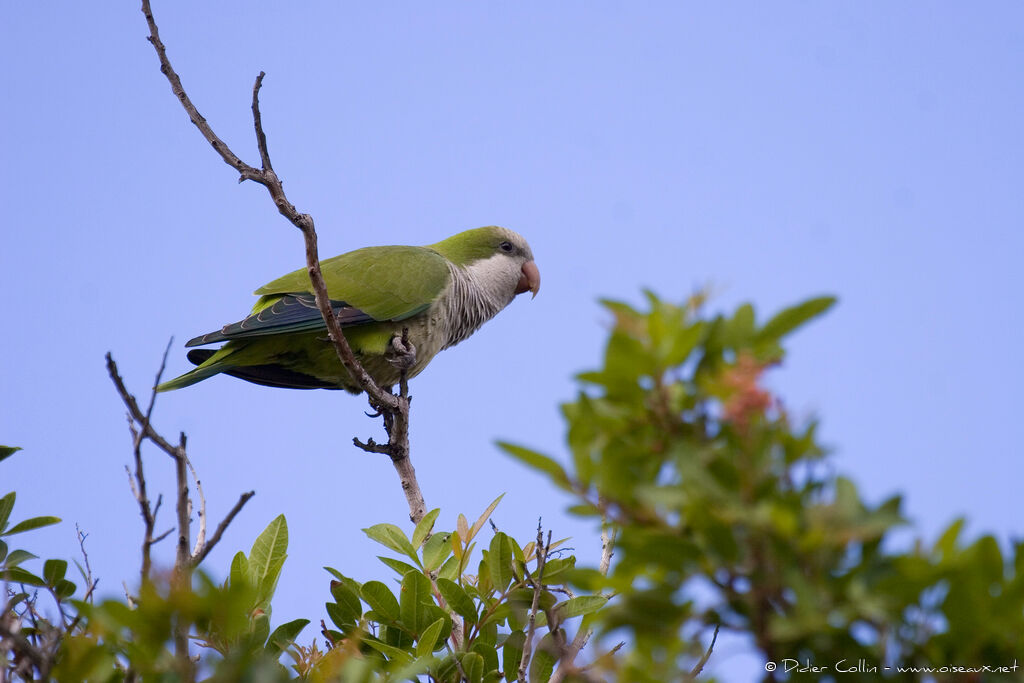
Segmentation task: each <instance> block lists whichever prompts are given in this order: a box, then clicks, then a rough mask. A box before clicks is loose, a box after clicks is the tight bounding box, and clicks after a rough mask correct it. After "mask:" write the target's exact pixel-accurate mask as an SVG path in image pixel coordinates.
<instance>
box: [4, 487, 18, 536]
mask: <svg viewBox="0 0 1024 683" xmlns="http://www.w3.org/2000/svg"><path fill="white" fill-rule="evenodd" d="M17 495H18V494H17V493H15V492H14V491H11V492H10V493H8V494H7V495H6V496H4V497H3V498H0V536H2V535H3V531H4V529H6V528H7V521H8V520H9V519H10V517H11V510H13V509H14V500H15V498H17Z"/></svg>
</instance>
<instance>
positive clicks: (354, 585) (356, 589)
mask: <svg viewBox="0 0 1024 683" xmlns="http://www.w3.org/2000/svg"><path fill="white" fill-rule="evenodd" d="M324 569H326V570H327V571H328V572H329V573H330V574H331V576H333V577H334V578H335V579H337V580H338V581H340V582H341V583H343V584H345V585H346V586H347V587H348V589H349V590H350V591H352V592H353V593H355V594H356V595H359V594H360V593H361V592H362V588H363V586H362V584H360V583H359V582H358V581H356V580H355V579H350V578H349V577H347V576H345V575H344V574H342V573H341V572H339V571H338V570H337V569H335V568H334V567H324ZM360 609H361V608H360Z"/></svg>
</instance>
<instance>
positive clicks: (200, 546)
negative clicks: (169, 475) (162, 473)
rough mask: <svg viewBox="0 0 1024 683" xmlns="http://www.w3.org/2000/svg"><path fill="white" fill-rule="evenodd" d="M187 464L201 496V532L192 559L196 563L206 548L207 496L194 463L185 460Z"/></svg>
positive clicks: (199, 531)
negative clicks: (196, 559)
mask: <svg viewBox="0 0 1024 683" xmlns="http://www.w3.org/2000/svg"><path fill="white" fill-rule="evenodd" d="M185 464H186V465H188V470H189V472H191V473H192V481H194V482H195V483H196V495H197V496H199V530H198V531H196V544H195V546H193V548H192V553H191V559H192V560H193V561H194V560H195V558H196V557H197V556H198V555H199V554H200V553H201V552H202V551H203V548H204V547H205V546H206V496H204V495H203V485H202V483H201V482H200V481H199V475H198V474H196V468H195V466H194V465H193V464H192V461H191V460H189V459H188V458H185Z"/></svg>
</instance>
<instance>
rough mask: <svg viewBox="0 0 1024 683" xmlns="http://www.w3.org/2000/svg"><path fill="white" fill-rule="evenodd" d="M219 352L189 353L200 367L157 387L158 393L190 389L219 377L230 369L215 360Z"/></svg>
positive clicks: (207, 350) (211, 350)
mask: <svg viewBox="0 0 1024 683" xmlns="http://www.w3.org/2000/svg"><path fill="white" fill-rule="evenodd" d="M216 354H217V351H215V350H213V349H194V350H192V351H189V353H188V359H189V360H190V361H192V362H193V363H195V364H196V365H198V366H199V367H197V368H194V369H192V370H189V371H188V372H186V373H185V374H184V375H181V376H179V377H175V378H174V379H171V380H167V381H166V382H164V383H162V384H158V385H157V386H156V390H157V391H174V390H175V389H181V388H183V387H189V386H192V385H193V384H195V383H196V382H202V381H203V380H204V379H207V378H209V377H213V376H214V375H218V374H220V373H222V372H224V371H225V370H227V369H228V366H226V365H224V364H223V363H221V362H220V359H214V358H213V357H214V356H215V355H216Z"/></svg>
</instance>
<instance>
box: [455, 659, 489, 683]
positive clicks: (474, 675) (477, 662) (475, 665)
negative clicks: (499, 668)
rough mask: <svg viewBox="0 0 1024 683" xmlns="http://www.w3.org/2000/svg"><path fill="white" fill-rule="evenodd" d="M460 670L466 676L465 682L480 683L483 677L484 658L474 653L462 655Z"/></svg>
mask: <svg viewBox="0 0 1024 683" xmlns="http://www.w3.org/2000/svg"><path fill="white" fill-rule="evenodd" d="M460 663H461V664H462V670H463V671H464V672H465V674H466V678H465V680H467V681H469V683H480V681H482V680H483V677H484V658H483V657H481V656H480V655H479V654H477V653H476V652H467V653H465V654H464V655H462V661H461V662H460Z"/></svg>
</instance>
